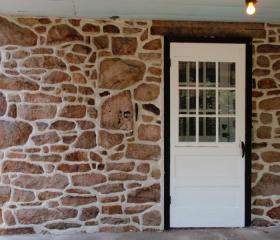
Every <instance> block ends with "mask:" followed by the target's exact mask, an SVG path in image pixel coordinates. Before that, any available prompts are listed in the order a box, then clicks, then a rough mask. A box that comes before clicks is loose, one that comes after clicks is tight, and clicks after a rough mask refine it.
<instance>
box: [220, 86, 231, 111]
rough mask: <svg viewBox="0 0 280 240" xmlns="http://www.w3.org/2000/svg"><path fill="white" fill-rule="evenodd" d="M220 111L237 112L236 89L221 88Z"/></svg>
mask: <svg viewBox="0 0 280 240" xmlns="http://www.w3.org/2000/svg"><path fill="white" fill-rule="evenodd" d="M219 113H220V114H235V91H234V90H219Z"/></svg>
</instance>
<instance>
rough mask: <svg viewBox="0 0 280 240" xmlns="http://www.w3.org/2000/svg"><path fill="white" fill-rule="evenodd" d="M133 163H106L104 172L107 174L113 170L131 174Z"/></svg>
mask: <svg viewBox="0 0 280 240" xmlns="http://www.w3.org/2000/svg"><path fill="white" fill-rule="evenodd" d="M134 166H135V163H134V162H127V163H107V168H106V170H107V171H108V172H110V171H113V170H118V171H122V172H131V171H132V170H133V169H134Z"/></svg>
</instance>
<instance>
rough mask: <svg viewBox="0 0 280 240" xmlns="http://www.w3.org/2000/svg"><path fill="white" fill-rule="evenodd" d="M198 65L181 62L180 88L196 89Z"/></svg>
mask: <svg viewBox="0 0 280 240" xmlns="http://www.w3.org/2000/svg"><path fill="white" fill-rule="evenodd" d="M195 65H196V63H195V62H179V86H181V87H184V86H186V87H194V86H195V84H196V83H195V82H196V66H195Z"/></svg>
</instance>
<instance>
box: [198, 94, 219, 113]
mask: <svg viewBox="0 0 280 240" xmlns="http://www.w3.org/2000/svg"><path fill="white" fill-rule="evenodd" d="M215 113H216V91H215V90H199V114H215Z"/></svg>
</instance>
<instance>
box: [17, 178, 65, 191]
mask: <svg viewBox="0 0 280 240" xmlns="http://www.w3.org/2000/svg"><path fill="white" fill-rule="evenodd" d="M13 184H14V185H15V186H18V187H21V188H26V189H38V190H39V189H48V188H54V189H64V188H65V187H66V186H67V185H68V184H69V183H68V178H67V177H66V176H64V175H61V174H55V175H53V176H31V175H20V176H18V177H17V178H15V180H13Z"/></svg>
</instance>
